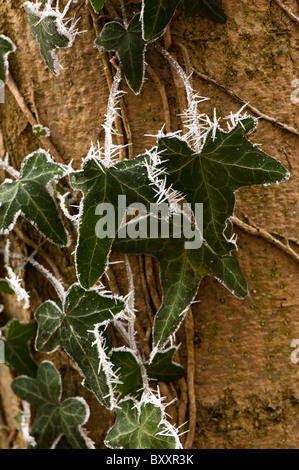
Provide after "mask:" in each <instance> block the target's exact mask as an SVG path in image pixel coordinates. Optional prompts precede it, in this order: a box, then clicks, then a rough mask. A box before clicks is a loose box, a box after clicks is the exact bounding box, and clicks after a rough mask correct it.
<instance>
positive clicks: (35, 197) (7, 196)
mask: <svg viewBox="0 0 299 470" xmlns="http://www.w3.org/2000/svg"><path fill="white" fill-rule="evenodd" d="M63 175H64V169H63V167H62V166H61V165H59V164H57V163H53V162H52V161H51V157H50V155H49V154H48V153H47V152H45V151H44V150H41V149H39V150H38V151H37V152H34V153H32V154H30V155H28V156H27V157H26V158H25V159H24V161H23V163H22V166H21V172H20V179H19V180H18V181H10V180H6V181H4V183H3V184H2V185H1V186H0V204H1V205H0V234H7V233H8V232H9V231H11V230H12V228H13V227H14V225H15V223H16V221H17V218H18V216H19V215H20V214H21V215H22V216H23V217H25V218H26V219H27V220H29V221H30V222H31V223H32V224H33V225H34V226H36V228H37V229H38V230H39V231H40V232H41V233H42V235H44V236H45V237H46V238H48V239H49V240H50V241H51V242H53V243H55V244H57V245H62V246H63V245H66V244H67V234H66V232H65V229H64V226H63V224H62V221H61V219H60V216H59V212H58V210H57V207H56V205H55V202H54V200H53V198H52V197H51V196H50V194H49V192H48V189H47V187H48V184H49V183H50V182H51V181H52V180H53V179H57V178H61V177H62V176H63Z"/></svg>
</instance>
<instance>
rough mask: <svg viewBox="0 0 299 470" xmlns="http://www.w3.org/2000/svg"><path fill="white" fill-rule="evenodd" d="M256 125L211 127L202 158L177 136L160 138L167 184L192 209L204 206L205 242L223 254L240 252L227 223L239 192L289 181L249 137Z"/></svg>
mask: <svg viewBox="0 0 299 470" xmlns="http://www.w3.org/2000/svg"><path fill="white" fill-rule="evenodd" d="M255 126H256V121H255V120H254V119H253V118H251V117H246V118H243V119H242V120H240V121H239V122H238V123H237V125H236V126H235V127H234V128H233V129H231V130H230V131H229V132H224V131H222V130H221V129H220V128H217V130H216V132H215V130H214V129H211V131H210V132H209V134H208V135H207V138H206V141H205V143H204V145H203V147H202V149H201V152H200V154H197V153H196V152H194V151H193V150H192V149H191V148H190V147H189V146H188V144H187V143H186V142H185V141H183V140H181V139H180V138H178V137H175V136H169V137H167V136H166V137H161V138H160V139H159V140H158V149H159V151H161V152H163V153H162V155H161V157H162V160H163V163H162V164H161V166H162V167H163V168H165V171H166V174H167V184H168V186H170V185H171V184H172V185H173V188H174V189H176V190H178V191H181V192H182V193H183V194H184V195H185V197H186V200H187V202H188V203H189V204H191V207H192V210H194V207H195V203H202V204H203V220H204V239H205V241H206V242H207V244H208V245H209V246H210V247H211V249H212V250H213V251H214V252H215V253H218V254H221V255H225V254H227V253H228V252H229V251H231V250H233V249H235V244H234V243H233V242H232V241H230V240H228V239H227V231H228V229H227V223H228V218H229V217H231V216H232V215H233V210H234V204H235V191H236V189H238V188H241V187H242V186H250V185H257V184H271V183H277V182H280V181H284V180H285V179H287V177H288V172H287V170H286V169H285V168H284V167H283V166H282V165H281V164H280V163H279V162H278V161H277V160H275V159H274V158H272V157H269V156H268V155H267V154H266V153H264V152H263V151H262V150H260V149H259V148H258V147H257V146H255V145H254V144H252V143H251V142H250V141H249V140H248V139H247V138H246V134H248V133H249V132H251V131H253V130H254V129H255ZM214 132H215V135H214ZM164 160H165V161H164ZM225 231H226V232H225ZM230 235H231V234H230Z"/></svg>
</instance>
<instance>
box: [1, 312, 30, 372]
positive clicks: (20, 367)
mask: <svg viewBox="0 0 299 470" xmlns="http://www.w3.org/2000/svg"><path fill="white" fill-rule="evenodd" d="M35 332H36V325H35V324H34V323H27V324H25V323H20V322H19V321H18V320H17V319H16V318H13V319H12V320H10V321H9V322H8V323H7V324H6V326H5V330H4V338H3V337H0V341H2V342H4V349H5V364H6V365H8V367H10V368H11V369H12V370H13V371H15V372H16V373H17V374H19V375H21V374H25V375H29V376H30V377H35V376H36V372H37V365H36V363H35V362H34V361H33V359H32V357H31V355H30V352H29V347H28V342H29V341H30V340H31V339H32V338H33V336H34V335H35Z"/></svg>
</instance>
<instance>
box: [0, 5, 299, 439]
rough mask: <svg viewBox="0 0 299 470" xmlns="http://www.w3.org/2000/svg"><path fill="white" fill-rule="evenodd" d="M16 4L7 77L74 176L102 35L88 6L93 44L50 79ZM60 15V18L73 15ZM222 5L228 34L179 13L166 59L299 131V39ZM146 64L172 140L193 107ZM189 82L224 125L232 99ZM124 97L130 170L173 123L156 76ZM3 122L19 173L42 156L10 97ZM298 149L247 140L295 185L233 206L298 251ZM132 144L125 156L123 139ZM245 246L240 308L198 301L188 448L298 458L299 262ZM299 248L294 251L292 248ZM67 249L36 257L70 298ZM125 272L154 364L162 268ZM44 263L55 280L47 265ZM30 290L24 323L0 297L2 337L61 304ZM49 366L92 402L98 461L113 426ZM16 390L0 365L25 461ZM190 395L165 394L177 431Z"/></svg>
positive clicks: (100, 99) (273, 8) (122, 281)
mask: <svg viewBox="0 0 299 470" xmlns="http://www.w3.org/2000/svg"><path fill="white" fill-rule="evenodd" d="M22 3H23V2H22V0H5V1H4V0H2V1H0V33H2V34H5V35H7V36H9V37H10V38H11V39H12V40H13V41H14V42H15V44H16V46H17V52H16V53H15V54H12V55H11V56H10V70H11V73H12V76H13V78H14V80H15V82H16V83H17V86H18V88H19V90H20V92H21V94H22V95H23V97H24V99H25V102H26V103H27V105H28V107H29V108H30V110H31V111H32V113H33V114H34V115H35V117H36V118H37V119H38V120H39V122H41V123H42V124H43V125H46V126H47V127H49V128H50V130H51V139H52V141H53V144H54V145H55V147H56V149H57V151H58V152H59V154H60V156H61V158H62V159H63V160H64V161H65V162H66V163H68V162H69V161H70V160H72V159H73V160H74V167H76V168H78V167H79V165H80V162H81V158H82V157H84V156H86V154H87V152H88V150H89V146H90V142H91V141H93V142H95V141H96V140H97V139H99V140H100V141H101V139H102V137H103V134H102V130H101V124H102V123H103V120H104V114H105V111H106V104H107V97H108V92H109V84H108V82H107V73H106V72H105V67H106V65H107V57H106V56H105V55H104V54H103V53H100V52H99V51H98V50H96V49H95V48H94V47H93V41H94V39H95V37H96V34H97V32H96V29H97V28H98V27H97V26H95V25H93V21H92V17H91V14H90V9H89V8H88V7H87V5H83V6H82V8H81V10H80V16H81V20H80V22H79V27H80V29H81V30H85V31H86V32H85V33H84V34H82V35H80V36H79V37H77V38H76V41H75V43H74V46H73V47H72V49H70V50H65V51H64V50H62V51H60V53H59V57H60V62H61V64H62V65H63V67H64V70H63V71H62V73H61V74H60V76H59V77H55V76H53V75H52V74H51V72H50V71H49V70H48V69H47V68H46V67H45V64H44V62H43V61H42V59H41V57H40V54H39V51H38V47H37V44H36V42H35V40H34V38H33V37H32V35H31V33H30V30H29V26H28V23H27V18H26V14H25V12H24V10H23V9H22V8H21V6H22ZM61 3H62V6H63V5H64V4H65V3H66V2H64V1H62V2H61ZM126 3H127V7H128V12H129V13H131V12H133V10H136V11H137V3H139V2H138V1H134V2H129V1H127V2H126ZM284 4H285V5H286V6H287V7H289V8H290V10H292V12H293V13H294V14H297V16H298V14H299V8H298V3H297V2H296V0H286V1H285V2H284ZM222 5H223V8H224V9H225V11H226V14H227V16H228V21H227V23H226V24H224V25H215V24H214V23H212V22H211V21H210V20H208V19H205V18H203V17H201V16H199V15H198V16H197V17H195V18H194V19H192V20H191V21H190V20H189V19H188V20H187V19H184V16H183V9H182V7H181V8H179V9H178V12H177V14H176V16H175V18H174V19H173V22H172V24H171V28H170V30H169V31H168V36H167V37H168V42H169V44H167V42H166V45H168V46H169V51H170V52H171V53H173V54H175V55H176V57H177V59H178V60H179V62H180V63H181V64H182V65H184V61H185V60H186V56H184V54H183V52H184V47H185V48H186V50H187V51H188V54H189V60H190V64H188V63H187V64H185V65H186V66H187V67H188V66H191V68H192V69H194V70H195V71H197V72H200V73H203V74H205V75H206V76H208V77H211V78H213V79H214V80H216V82H218V83H219V84H221V85H224V86H225V87H227V88H229V89H230V90H232V91H233V92H234V93H235V94H236V95H238V96H239V97H241V98H242V99H243V100H244V101H245V102H249V103H250V104H251V105H252V106H255V107H257V108H259V110H260V111H262V112H263V113H266V114H268V115H270V116H271V117H273V118H275V119H276V120H277V121H279V122H281V123H284V124H286V125H288V126H292V127H296V125H298V116H296V111H297V109H298V104H295V103H293V102H292V101H291V93H292V91H294V88H292V87H291V82H292V81H293V80H294V79H296V78H299V77H298V76H296V73H297V74H298V69H296V65H297V64H298V50H297V49H296V40H297V41H298V29H297V28H298V25H297V24H296V22H294V21H292V20H291V18H290V17H289V16H288V15H287V14H286V13H285V12H284V11H283V10H282V9H281V8H280V7H279V6H278V5H277V3H276V2H272V1H267V0H259V1H252V0H242V1H240V2H237V3H236V2H235V1H233V0H223V2H222ZM109 6H110V9H111V8H112V7H113V6H114V7H115V8H116V9H117V10H119V3H118V2H116V1H110V0H107V7H109ZM76 8H78V5H73V6H72V8H71V11H75V9H76ZM169 35H171V43H170V41H169V40H170V36H169ZM147 62H148V63H149V64H150V66H151V68H152V69H153V70H154V72H155V74H156V75H157V76H158V77H159V78H160V80H161V81H162V83H163V84H164V87H165V91H166V94H167V98H168V102H169V106H170V111H171V123H170V126H171V130H177V129H178V127H179V126H180V118H179V117H178V116H177V115H178V114H179V113H180V112H181V111H182V110H183V109H182V106H183V104H184V99H185V98H184V93H183V88H182V87H181V86H180V84H179V83H178V80H177V78H176V77H175V74H173V72H172V71H171V70H170V67H169V64H168V63H167V62H166V60H165V59H164V58H163V57H162V56H161V55H160V54H159V53H158V51H157V50H155V49H154V48H153V47H152V46H149V48H148V54H147ZM193 77H194V78H193V83H194V87H195V89H197V90H199V91H200V93H201V94H202V96H207V97H209V98H210V101H208V102H206V103H204V104H203V106H202V110H203V111H204V112H208V113H209V114H211V113H212V111H213V108H214V107H216V108H217V114H218V116H226V115H227V114H229V113H230V111H234V112H235V111H237V110H238V109H239V108H240V107H241V105H242V103H241V102H240V101H239V100H238V99H236V98H235V97H232V96H231V95H230V94H229V93H228V92H227V91H225V90H223V89H222V88H220V87H219V86H217V85H216V84H215V83H212V82H211V81H208V80H203V79H201V78H199V77H198V75H196V73H195V74H194V76H193ZM123 89H124V90H125V91H128V94H127V95H126V96H125V97H124V99H123V104H124V105H125V108H126V115H127V122H128V123H129V125H130V128H131V133H132V144H133V154H134V156H136V155H138V153H139V152H143V151H144V149H145V148H150V147H151V146H152V145H153V143H154V140H153V139H152V138H150V137H144V135H145V134H154V133H156V132H157V131H158V130H159V129H160V128H161V127H162V125H163V123H164V121H165V119H166V117H165V113H166V110H165V109H164V111H163V107H162V104H161V89H159V88H158V87H157V85H156V83H155V82H154V81H153V75H152V74H151V75H149V74H148V73H146V81H145V84H144V88H143V91H142V93H141V94H140V95H139V96H137V97H136V96H134V95H133V94H132V92H130V91H129V90H128V88H127V86H126V84H125V82H123ZM0 119H1V121H0V130H1V133H0V135H1V134H2V136H3V138H1V139H0V154H1V155H0V156H1V157H3V155H4V154H5V152H8V153H9V155H10V157H11V161H12V163H13V164H14V166H15V167H16V168H19V167H20V164H21V162H22V160H23V158H24V157H25V156H26V155H27V154H28V153H30V152H32V151H33V150H35V149H37V148H38V147H39V146H41V145H42V144H41V142H40V141H38V140H37V139H36V138H35V137H34V136H33V134H32V131H31V126H30V125H29V124H28V122H27V120H26V118H25V117H24V115H23V114H22V112H21V111H20V109H19V107H18V105H17V104H16V102H15V100H14V97H13V96H12V95H11V93H10V92H9V90H6V96H5V104H1V105H0ZM297 139H298V136H296V135H295V134H294V133H292V132H289V131H286V130H283V129H281V128H280V127H279V126H277V125H275V124H273V123H270V122H267V121H266V120H264V119H261V120H260V121H259V126H258V130H257V131H256V132H255V133H254V134H253V135H252V136H251V140H252V141H253V142H255V143H262V144H263V150H264V151H265V152H267V153H268V154H270V155H272V156H274V157H276V158H278V159H279V160H280V161H281V162H282V163H283V164H284V165H285V166H286V167H288V168H289V169H290V171H291V179H290V180H289V181H288V182H286V183H283V184H281V185H278V186H276V185H274V186H270V187H255V188H252V187H251V188H245V189H242V190H239V191H238V193H237V204H236V209H235V215H236V216H238V217H239V218H240V219H242V220H244V221H246V222H248V221H249V222H251V223H252V222H254V223H255V224H256V225H257V226H259V227H262V228H264V229H265V230H267V231H268V232H276V233H278V234H279V235H280V237H282V238H280V239H281V240H284V239H288V238H289V239H297V238H299V199H298V187H299V181H298V180H299V177H298V175H299V163H298V158H296V154H295V151H296V145H297V149H298V140H297ZM2 141H3V142H2ZM125 141H126V142H130V135H129V133H128V132H126V133H125ZM17 227H18V228H19V229H20V231H21V233H23V234H24V235H25V236H27V237H29V238H30V240H31V241H32V242H34V243H35V244H36V245H39V244H40V243H41V242H42V238H41V237H40V235H39V234H38V233H37V232H36V231H35V230H33V229H32V227H31V226H30V225H29V224H28V223H26V222H24V221H21V220H19V222H18V224H17ZM237 233H238V245H239V251H238V258H239V261H240V264H241V267H242V269H243V271H244V274H245V276H246V278H247V280H248V284H249V295H248V297H247V298H246V299H245V300H243V301H240V300H237V299H235V298H234V297H233V296H232V295H231V294H230V293H228V292H227V291H226V290H225V289H224V288H223V287H222V286H221V285H220V284H219V283H217V281H216V280H213V279H211V278H206V279H204V281H203V282H202V284H201V286H200V288H199V292H198V300H200V301H201V302H200V303H199V304H196V305H195V306H193V308H192V310H193V318H194V336H193V341H192V342H191V343H192V344H193V345H194V347H195V364H196V368H195V377H194V384H195V389H194V391H195V402H196V407H197V415H196V432H195V438H194V442H193V444H192V445H193V448H281V447H284V448H296V447H298V442H297V435H296V434H297V433H296V429H297V414H298V409H299V384H298V366H296V365H294V364H293V363H292V362H291V360H290V354H291V351H292V350H291V347H290V344H291V340H292V339H293V338H297V337H299V320H298V307H297V306H298V303H299V275H298V274H299V269H298V262H296V261H295V260H293V259H291V258H290V256H289V255H288V254H286V253H285V252H283V251H282V250H279V249H278V248H276V247H274V246H273V245H271V244H269V243H268V242H266V241H265V240H262V239H261V238H257V237H254V236H251V235H248V234H247V233H246V232H244V231H241V230H237ZM11 240H12V248H13V249H14V250H15V251H17V252H20V253H23V254H25V255H26V254H28V253H30V252H32V249H33V248H32V247H30V246H29V245H28V241H27V242H26V239H25V238H24V237H23V239H20V235H18V236H17V235H16V233H15V232H13V234H12V236H11ZM290 243H291V244H292V243H293V242H291V241H290ZM292 247H293V248H294V249H295V250H296V245H295V244H294V243H293V244H292ZM73 248H74V245H73V247H72V249H73ZM72 249H63V250H59V249H57V248H55V247H53V245H51V244H49V243H45V244H44V245H43V247H42V248H41V251H43V252H44V253H46V254H47V255H48V256H49V257H50V258H51V259H52V261H53V263H54V264H55V265H56V266H57V269H58V271H59V273H60V274H61V277H62V279H63V280H64V284H65V286H68V285H70V284H71V283H72V282H74V281H75V272H74V268H73V264H74V260H73V256H72V255H71V253H72V251H73V250H72ZM297 251H298V252H299V250H297ZM61 253H62V255H61ZM115 256H117V255H115ZM130 258H131V262H132V266H133V270H134V276H135V280H136V293H137V295H136V297H137V308H138V309H139V318H138V323H137V327H138V329H139V332H140V339H141V340H142V344H143V347H144V350H145V352H147V350H148V338H147V333H148V331H149V327H150V325H151V322H152V319H153V314H154V312H155V310H156V307H157V303H158V302H159V298H160V297H161V291H160V287H159V285H158V282H157V272H158V268H157V264H156V263H155V262H153V263H152V262H151V260H150V259H149V258H148V257H137V256H132V257H130ZM37 259H38V260H39V261H40V262H41V263H43V264H45V266H47V267H48V268H49V269H51V266H49V265H48V264H47V262H46V261H45V259H44V258H43V257H42V256H41V255H38V256H37ZM114 273H115V278H116V281H117V285H118V287H117V288H118V289H119V291H120V292H122V293H126V292H127V282H126V278H125V273H124V271H123V270H122V268H121V267H119V266H117V265H116V267H114ZM0 274H3V273H0ZM110 279H111V283H112V287H113V288H114V290H115V289H116V286H115V284H114V283H113V282H112V281H113V279H112V278H110ZM25 283H26V287H27V288H28V290H29V291H30V295H31V310H30V312H27V311H24V310H23V309H22V305H20V304H18V303H17V302H16V301H15V299H14V298H13V297H11V296H3V299H2V303H3V304H4V305H5V310H4V315H3V314H2V317H1V324H4V323H5V322H6V321H7V319H9V318H11V317H18V318H19V319H21V320H23V321H28V320H29V319H30V318H31V317H32V315H33V313H34V310H35V309H36V307H37V306H38V305H40V303H41V302H42V301H44V300H46V299H47V298H49V296H50V297H51V296H53V294H54V293H53V291H52V288H51V286H49V284H48V282H47V281H46V280H45V279H43V278H41V276H40V275H39V274H38V273H37V272H36V270H35V269H34V268H30V267H28V268H26V273H25ZM187 336H188V335H187ZM178 339H179V341H182V346H181V349H180V359H181V362H182V364H183V365H185V366H187V364H189V367H192V361H191V360H190V357H191V356H192V354H191V351H192V344H191V343H190V341H189V342H186V340H185V330H184V327H183V326H182V327H181V328H180V331H179V333H178ZM188 354H189V363H188ZM190 354H191V356H190ZM35 357H36V359H37V360H38V361H41V360H42V359H45V358H49V357H48V356H46V355H41V354H36V355H35ZM50 359H51V360H53V361H54V362H55V364H56V365H57V366H58V367H59V369H60V370H61V372H62V375H63V378H64V379H65V380H64V382H65V388H64V392H65V394H66V395H68V396H74V395H77V394H82V395H83V396H84V397H85V398H86V399H87V400H88V402H89V404H90V406H91V410H92V414H91V416H92V417H91V418H90V420H89V423H88V426H87V427H88V430H89V432H90V437H91V438H92V439H94V440H95V441H96V444H97V447H104V445H103V439H104V436H105V433H106V431H107V429H108V427H109V425H111V424H112V423H113V415H112V414H110V413H109V412H107V411H106V410H105V409H104V408H103V407H101V406H100V405H99V404H98V403H97V402H96V400H95V399H94V398H93V396H92V394H91V393H89V392H88V391H87V390H85V389H83V387H82V386H81V385H80V382H81V379H80V377H79V376H78V374H77V372H76V370H75V369H74V367H73V365H72V364H71V363H70V362H68V361H67V360H66V356H65V355H64V353H63V352H62V351H58V352H56V353H55V354H53V355H52V356H51V357H50ZM187 373H188V367H187ZM11 378H12V374H11V372H10V371H9V369H8V368H7V367H6V366H3V365H0V425H1V424H2V425H4V428H3V429H4V431H3V438H2V441H3V444H4V445H7V446H9V445H15V446H17V447H24V446H25V443H24V442H23V440H22V438H21V436H20V434H16V433H15V432H14V430H15V429H16V423H15V421H14V419H13V417H14V416H15V414H16V411H17V408H18V406H20V403H18V400H17V398H16V397H15V396H14V395H13V394H12V392H11V391H10V381H11ZM185 385H186V383H185V382H184V381H181V382H180V383H179V384H175V386H171V387H165V386H164V385H163V384H161V386H162V391H163V393H166V394H167V395H168V396H169V398H172V397H173V396H175V395H177V396H178V402H177V406H173V407H172V410H170V412H173V413H174V415H175V417H176V418H177V417H178V415H180V416H181V420H183V421H184V419H185V413H184V406H187V407H188V403H187V400H186V386H185ZM188 385H190V381H188ZM191 403H192V389H191V392H190V388H189V406H191V405H190V404H191ZM187 417H188V415H187ZM183 421H182V422H183ZM103 423H104V424H103ZM6 431H7V432H6ZM11 431H12V433H11Z"/></svg>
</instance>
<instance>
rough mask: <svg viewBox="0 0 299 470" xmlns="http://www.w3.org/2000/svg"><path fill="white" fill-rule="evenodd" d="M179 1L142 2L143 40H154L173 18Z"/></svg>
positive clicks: (150, 0) (147, 0) (157, 0)
mask: <svg viewBox="0 0 299 470" xmlns="http://www.w3.org/2000/svg"><path fill="white" fill-rule="evenodd" d="M179 3H180V0H142V24H143V38H144V40H145V41H151V40H153V39H156V37H157V36H158V35H161V33H163V31H164V29H165V28H166V26H167V25H168V23H169V22H170V20H171V18H172V17H173V15H174V13H175V10H176V8H177V6H178V4H179Z"/></svg>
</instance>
